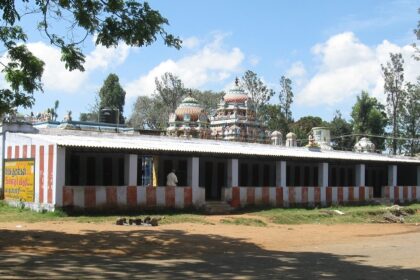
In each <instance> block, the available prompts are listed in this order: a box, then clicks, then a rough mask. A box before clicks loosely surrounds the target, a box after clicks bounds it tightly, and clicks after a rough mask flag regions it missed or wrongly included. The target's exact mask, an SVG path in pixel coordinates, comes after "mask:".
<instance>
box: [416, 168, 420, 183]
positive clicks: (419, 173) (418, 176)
mask: <svg viewBox="0 0 420 280" xmlns="http://www.w3.org/2000/svg"><path fill="white" fill-rule="evenodd" d="M416 186H420V166H417V185H416Z"/></svg>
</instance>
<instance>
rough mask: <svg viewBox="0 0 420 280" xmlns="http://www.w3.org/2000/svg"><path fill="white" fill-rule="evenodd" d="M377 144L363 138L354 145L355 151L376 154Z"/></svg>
mask: <svg viewBox="0 0 420 280" xmlns="http://www.w3.org/2000/svg"><path fill="white" fill-rule="evenodd" d="M375 148H376V147H375V144H373V143H372V141H370V140H369V138H367V137H362V138H361V139H360V140H359V142H357V143H356V144H355V145H354V150H355V151H356V152H359V153H374V152H375Z"/></svg>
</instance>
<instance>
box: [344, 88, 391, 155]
mask: <svg viewBox="0 0 420 280" xmlns="http://www.w3.org/2000/svg"><path fill="white" fill-rule="evenodd" d="M351 117H352V120H351V124H352V126H353V133H355V134H363V135H375V136H380V137H374V138H372V139H371V141H372V142H373V143H374V144H375V146H376V149H377V150H383V149H384V148H385V146H384V142H385V141H384V138H381V136H384V134H385V127H386V125H387V123H388V119H387V116H386V113H385V107H384V106H383V105H382V104H381V103H379V102H378V100H377V99H376V98H375V97H370V96H369V94H368V93H367V92H366V91H362V93H361V94H360V95H359V96H357V101H356V103H355V104H354V106H353V108H352V112H351Z"/></svg>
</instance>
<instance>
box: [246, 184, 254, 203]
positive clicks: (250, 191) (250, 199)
mask: <svg viewBox="0 0 420 280" xmlns="http://www.w3.org/2000/svg"><path fill="white" fill-rule="evenodd" d="M246 203H247V204H248V205H254V204H255V188H247V189H246Z"/></svg>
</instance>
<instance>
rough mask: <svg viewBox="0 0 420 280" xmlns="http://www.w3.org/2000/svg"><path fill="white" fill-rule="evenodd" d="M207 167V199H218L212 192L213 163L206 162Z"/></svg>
mask: <svg viewBox="0 0 420 280" xmlns="http://www.w3.org/2000/svg"><path fill="white" fill-rule="evenodd" d="M204 169H205V171H204V172H205V174H206V177H205V181H204V187H205V189H206V200H212V199H216V198H215V197H214V195H213V193H212V185H213V163H212V162H206V163H205V164H204Z"/></svg>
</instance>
